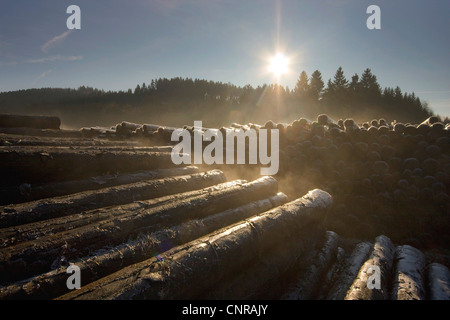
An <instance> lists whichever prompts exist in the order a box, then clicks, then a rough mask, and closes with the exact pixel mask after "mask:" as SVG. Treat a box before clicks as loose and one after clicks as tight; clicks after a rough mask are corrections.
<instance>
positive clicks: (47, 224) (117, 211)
mask: <svg viewBox="0 0 450 320" xmlns="http://www.w3.org/2000/svg"><path fill="white" fill-rule="evenodd" d="M246 182H247V181H245V180H233V181H230V182H224V183H219V184H216V185H213V186H211V187H206V188H203V189H199V190H194V191H187V192H182V193H176V194H173V195H168V196H164V197H158V198H153V199H150V200H142V201H136V202H132V203H127V204H123V205H119V206H113V207H103V208H99V209H94V210H89V211H84V212H80V213H76V214H71V215H68V216H63V217H59V218H53V219H48V220H43V221H38V222H33V223H28V224H24V225H20V226H13V227H9V228H3V229H0V239H2V240H3V243H1V244H0V247H8V246H12V245H15V244H18V243H21V242H26V241H30V240H33V239H38V238H40V237H43V236H48V235H51V234H56V233H58V232H63V231H66V230H72V229H75V228H79V227H82V226H86V225H88V224H91V223H95V222H98V221H102V220H106V219H110V218H113V217H119V216H121V215H123V214H124V213H127V214H131V213H133V212H134V213H138V212H140V211H142V210H145V209H150V208H154V207H157V206H162V205H165V204H168V203H170V202H174V201H178V200H182V199H183V200H185V199H188V198H192V197H195V196H199V195H202V194H207V193H212V192H214V191H218V190H223V189H225V188H230V187H232V186H237V185H241V184H243V183H246Z"/></svg>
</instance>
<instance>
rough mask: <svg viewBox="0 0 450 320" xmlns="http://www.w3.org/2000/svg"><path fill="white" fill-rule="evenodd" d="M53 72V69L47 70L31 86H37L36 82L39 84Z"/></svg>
mask: <svg viewBox="0 0 450 320" xmlns="http://www.w3.org/2000/svg"><path fill="white" fill-rule="evenodd" d="M52 71H53V69H50V70H46V71H44V72H42V73H41V74H40V75H39V76H38V77H37V78H36V79H34V81H33V83H32V84H31V85H32V86H34V85H35V84H36V82H38V81H39V80H41V79H42V78H45V77H46V76H47V75H48V74H49V73H51V72H52Z"/></svg>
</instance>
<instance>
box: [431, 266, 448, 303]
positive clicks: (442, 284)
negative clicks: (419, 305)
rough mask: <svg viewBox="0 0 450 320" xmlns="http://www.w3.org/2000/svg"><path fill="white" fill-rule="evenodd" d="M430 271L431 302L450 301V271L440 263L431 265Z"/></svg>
mask: <svg viewBox="0 0 450 320" xmlns="http://www.w3.org/2000/svg"><path fill="white" fill-rule="evenodd" d="M427 270H428V279H427V280H428V288H429V289H428V290H429V299H430V300H450V271H449V269H448V268H447V267H446V266H444V265H443V264H440V263H436V262H434V263H431V264H430V265H428V267H427Z"/></svg>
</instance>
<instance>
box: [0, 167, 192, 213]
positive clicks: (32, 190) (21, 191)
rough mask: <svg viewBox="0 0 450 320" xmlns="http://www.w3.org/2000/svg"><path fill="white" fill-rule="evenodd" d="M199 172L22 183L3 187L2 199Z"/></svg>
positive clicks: (183, 169)
mask: <svg viewBox="0 0 450 320" xmlns="http://www.w3.org/2000/svg"><path fill="white" fill-rule="evenodd" d="M198 172H199V169H198V168H197V167H194V166H188V167H179V168H168V169H156V170H149V171H139V172H136V173H124V174H109V175H104V176H97V177H92V178H89V179H84V180H71V181H62V182H54V183H46V184H36V185H21V186H15V187H10V188H5V189H3V190H2V192H1V196H0V201H1V204H2V205H6V204H13V203H23V202H29V201H35V200H39V199H45V198H51V197H60V196H65V195H69V194H73V193H78V192H83V191H88V190H98V189H102V188H107V187H113V186H118V185H122V184H130V183H136V182H138V181H144V180H149V179H162V178H168V177H173V176H181V175H187V174H193V173H198Z"/></svg>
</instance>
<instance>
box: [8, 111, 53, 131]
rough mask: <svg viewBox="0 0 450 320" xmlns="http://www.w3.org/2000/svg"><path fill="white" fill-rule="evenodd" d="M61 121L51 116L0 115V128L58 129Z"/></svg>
mask: <svg viewBox="0 0 450 320" xmlns="http://www.w3.org/2000/svg"><path fill="white" fill-rule="evenodd" d="M60 125H61V120H60V119H59V118H58V117H53V116H25V115H16V114H0V127H9V128H36V129H59V126H60Z"/></svg>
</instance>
